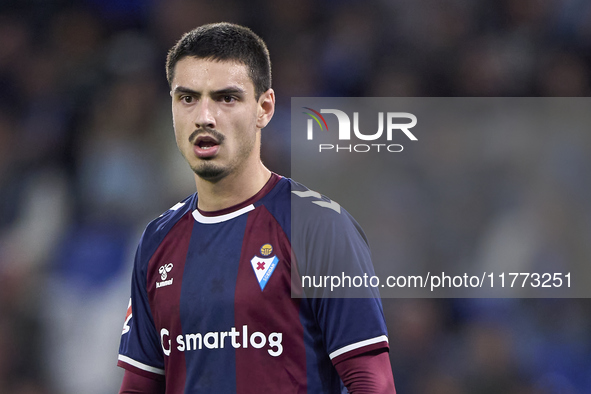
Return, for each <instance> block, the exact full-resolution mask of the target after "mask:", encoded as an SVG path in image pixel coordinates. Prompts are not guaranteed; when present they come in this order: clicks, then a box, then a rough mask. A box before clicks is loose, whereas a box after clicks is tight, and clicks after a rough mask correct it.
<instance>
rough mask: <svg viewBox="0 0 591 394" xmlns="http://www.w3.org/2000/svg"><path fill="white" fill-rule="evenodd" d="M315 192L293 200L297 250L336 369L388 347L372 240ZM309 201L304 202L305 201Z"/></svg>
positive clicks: (303, 282) (312, 305)
mask: <svg viewBox="0 0 591 394" xmlns="http://www.w3.org/2000/svg"><path fill="white" fill-rule="evenodd" d="M311 193H315V192H310V191H302V192H300V193H299V194H297V193H294V194H295V196H294V197H292V248H293V251H294V257H295V260H296V261H297V269H298V271H299V281H300V283H301V286H302V290H303V295H304V297H305V298H307V300H306V302H307V303H308V304H309V306H310V310H311V312H312V313H313V315H314V318H315V319H316V321H317V322H318V325H319V327H320V330H321V332H322V335H323V340H324V344H325V347H326V351H327V352H328V354H329V356H330V358H331V360H332V361H333V363H336V362H338V361H339V360H342V359H345V358H348V357H352V356H354V355H357V354H360V353H363V352H366V351H370V350H374V349H377V348H383V347H386V348H387V347H388V337H387V328H386V323H385V318H384V313H383V309H382V303H381V300H380V296H379V291H378V288H377V287H376V286H374V285H375V283H376V282H375V281H373V282H372V280H371V278H372V277H373V276H374V275H375V272H374V269H373V264H372V261H371V253H370V248H369V244H368V241H367V238H366V236H365V234H364V232H363V230H362V229H361V226H359V224H358V223H357V222H356V221H355V219H354V218H353V217H352V216H351V215H350V214H349V213H348V212H347V211H346V210H345V209H343V208H342V207H340V206H339V205H338V204H337V203H336V202H334V201H331V200H329V199H328V198H326V197H325V196H320V195H319V194H318V193H316V194H315V195H314V194H311ZM301 196H304V197H301Z"/></svg>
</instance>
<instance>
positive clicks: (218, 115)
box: [171, 57, 270, 181]
mask: <svg viewBox="0 0 591 394" xmlns="http://www.w3.org/2000/svg"><path fill="white" fill-rule="evenodd" d="M171 96H172V115H173V123H174V131H175V136H176V142H177V145H178V147H179V150H180V151H181V153H182V155H183V156H184V157H185V159H186V160H187V162H188V163H189V165H190V166H191V168H192V169H193V172H195V174H197V176H199V177H201V178H203V179H206V180H210V181H217V180H220V179H222V178H224V177H225V176H227V175H229V174H231V173H233V172H235V171H236V170H237V169H238V170H240V169H244V168H247V167H248V165H249V164H250V163H252V162H253V161H254V160H256V161H258V160H259V155H260V152H259V146H258V144H259V141H260V139H259V138H260V137H259V131H260V128H262V127H264V126H265V125H266V121H265V122H264V124H262V123H261V116H260V115H261V111H262V107H261V105H260V103H261V102H262V100H263V96H264V94H263V95H262V96H261V99H260V100H258V101H257V99H256V98H255V92H254V85H253V83H252V80H251V79H250V77H249V75H248V72H247V69H246V66H245V65H244V64H241V63H237V62H231V61H230V62H226V61H212V60H206V59H197V58H194V57H185V58H183V59H181V60H180V61H179V62H178V63H177V64H176V67H175V72H174V79H173V81H172V86H171ZM269 119H270V118H269ZM267 121H268V120H267Z"/></svg>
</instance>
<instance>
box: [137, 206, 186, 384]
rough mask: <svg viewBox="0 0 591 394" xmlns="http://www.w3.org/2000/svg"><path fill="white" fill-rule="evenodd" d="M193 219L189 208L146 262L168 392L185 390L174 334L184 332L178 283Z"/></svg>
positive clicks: (181, 358) (182, 360) (183, 367)
mask: <svg viewBox="0 0 591 394" xmlns="http://www.w3.org/2000/svg"><path fill="white" fill-rule="evenodd" d="M193 223H194V220H193V217H192V216H191V212H188V213H187V214H185V215H184V216H183V217H182V218H181V219H180V220H179V221H178V222H177V223H176V224H175V225H174V227H173V228H172V229H170V231H169V232H168V234H167V235H166V237H164V240H163V241H162V243H161V244H160V246H159V247H158V249H156V252H155V253H154V255H153V256H152V258H151V259H150V263H149V264H148V272H147V283H146V287H147V289H148V299H149V301H150V307H151V311H152V316H153V317H154V325H155V326H156V330H157V331H158V333H159V335H160V338H161V341H162V343H163V345H162V346H163V351H165V355H164V370H165V377H166V393H167V394H169V393H170V394H183V392H184V390H185V387H184V386H185V377H186V375H187V367H186V364H185V354H184V353H183V352H179V351H177V349H176V348H175V345H174V344H175V343H176V341H175V338H176V336H177V335H180V334H182V333H183V329H182V326H181V318H180V300H181V285H182V279H183V271H184V269H185V260H186V258H187V251H188V250H189V243H190V241H191V231H192V228H193ZM169 341H170V342H169ZM168 352H169V355H167V354H166V353H168Z"/></svg>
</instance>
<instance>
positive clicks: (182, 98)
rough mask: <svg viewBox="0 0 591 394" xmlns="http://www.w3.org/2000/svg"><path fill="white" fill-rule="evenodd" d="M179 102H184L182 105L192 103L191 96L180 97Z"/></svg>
mask: <svg viewBox="0 0 591 394" xmlns="http://www.w3.org/2000/svg"><path fill="white" fill-rule="evenodd" d="M181 101H182V102H184V103H186V104H189V103H192V102H193V96H189V95H186V96H181Z"/></svg>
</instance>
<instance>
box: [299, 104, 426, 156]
mask: <svg viewBox="0 0 591 394" xmlns="http://www.w3.org/2000/svg"><path fill="white" fill-rule="evenodd" d="M302 108H304V109H306V110H308V111H310V112H303V113H304V114H306V115H308V116H309V117H310V118H309V119H308V122H307V130H306V136H307V139H308V140H310V141H311V140H314V128H315V124H317V125H318V127H319V128H320V130H321V131H324V129H325V128H326V131H328V124H327V122H326V119H325V118H324V116H322V114H332V115H334V116H336V120H337V122H338V125H339V127H338V141H339V142H342V141H351V138H352V134H353V135H354V136H355V138H356V139H358V140H361V141H372V142H373V141H376V142H379V141H378V140H381V141H383V140H384V138H383V137H384V134H385V140H386V141H387V142H388V143H371V144H368V143H364V144H349V145H346V144H344V145H343V144H342V143H341V144H339V143H337V144H327V143H322V144H319V145H318V150H319V152H323V151H334V152H339V151H341V152H342V151H348V152H369V151H372V150H373V151H377V152H380V151H382V152H386V151H387V152H402V150H403V149H404V148H403V146H402V145H401V144H392V143H390V142H391V141H392V140H393V138H394V136H395V135H396V134H398V133H400V132H401V133H403V135H405V136H406V137H407V138H408V139H409V140H411V141H417V140H418V139H417V137H416V136H415V135H414V134H413V133H412V132H411V131H410V129H411V128H413V127H414V126H416V124H417V117H416V116H415V115H413V114H411V113H409V112H386V113H384V112H378V129H377V131H376V132H372V133H367V130H364V131H362V130H360V127H359V112H353V122H351V118H350V117H349V115H348V114H347V113H346V112H344V111H341V110H339V109H332V108H331V109H324V108H323V109H320V111H316V110H314V109H312V108H310V107H302ZM351 131H352V132H351Z"/></svg>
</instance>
